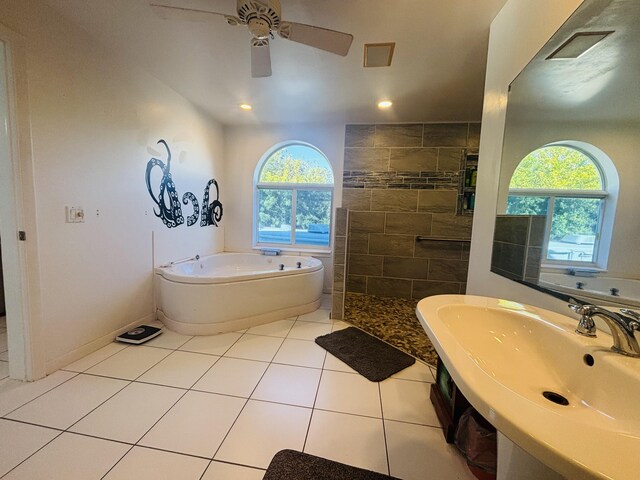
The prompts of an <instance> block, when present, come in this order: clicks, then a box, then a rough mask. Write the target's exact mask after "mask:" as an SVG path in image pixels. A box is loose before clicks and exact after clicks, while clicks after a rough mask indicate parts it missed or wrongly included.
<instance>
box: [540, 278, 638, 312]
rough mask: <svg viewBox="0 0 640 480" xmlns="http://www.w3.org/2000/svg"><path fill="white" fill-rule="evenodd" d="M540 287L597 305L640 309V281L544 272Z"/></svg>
mask: <svg viewBox="0 0 640 480" xmlns="http://www.w3.org/2000/svg"><path fill="white" fill-rule="evenodd" d="M539 285H540V286H541V287H545V288H549V289H551V290H557V291H559V292H562V293H567V294H569V295H575V296H577V297H579V298H580V299H583V300H586V301H589V302H591V303H594V304H596V305H610V306H614V307H620V306H634V307H636V308H637V307H640V280H633V279H629V278H616V277H607V276H603V275H600V276H594V277H581V276H574V275H569V274H566V273H552V272H542V273H541V274H540V281H539ZM579 287H580V288H579ZM612 289H615V290H614V292H615V293H616V295H613V294H612Z"/></svg>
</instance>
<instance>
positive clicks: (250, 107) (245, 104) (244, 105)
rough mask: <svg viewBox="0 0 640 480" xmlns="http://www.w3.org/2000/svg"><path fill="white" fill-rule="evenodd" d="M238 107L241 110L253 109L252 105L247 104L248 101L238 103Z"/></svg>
mask: <svg viewBox="0 0 640 480" xmlns="http://www.w3.org/2000/svg"><path fill="white" fill-rule="evenodd" d="M240 108H241V109H242V110H247V111H249V110H253V107H252V106H251V105H249V104H248V103H243V104H241V105H240Z"/></svg>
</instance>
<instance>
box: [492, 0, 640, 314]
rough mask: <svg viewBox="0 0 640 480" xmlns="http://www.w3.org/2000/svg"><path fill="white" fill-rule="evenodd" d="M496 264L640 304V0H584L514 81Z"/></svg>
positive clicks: (565, 289) (552, 286) (576, 293)
mask: <svg viewBox="0 0 640 480" xmlns="http://www.w3.org/2000/svg"><path fill="white" fill-rule="evenodd" d="M496 213H497V218H496V228H495V231H494V242H493V253H492V261H491V270H492V271H493V272H495V273H498V274H500V275H503V276H505V277H507V278H510V279H512V280H514V281H518V282H521V283H525V284H528V285H530V286H532V287H534V288H537V289H542V290H546V291H549V292H550V293H552V292H560V293H562V294H566V295H568V296H572V297H574V298H577V299H581V300H584V301H587V302H592V303H598V304H607V305H632V306H636V307H637V306H640V1H638V0H585V1H584V2H583V3H582V4H581V5H580V7H579V8H578V9H577V10H576V11H575V12H574V14H573V15H572V16H571V17H570V18H569V20H567V22H566V23H565V24H564V25H563V26H562V27H561V28H560V29H559V30H558V31H557V32H556V34H555V35H554V36H553V37H552V38H551V40H549V42H548V43H547V44H546V45H545V46H544V47H543V48H542V50H540V52H538V54H537V55H536V56H535V57H534V58H533V60H532V61H531V62H530V63H529V64H528V65H527V66H526V68H525V69H524V70H523V71H522V72H521V73H520V74H519V75H518V77H517V78H516V79H515V80H514V81H513V82H512V84H511V85H510V91H509V100H508V105H507V117H506V127H505V137H504V145H503V151H502V162H501V169H500V188H499V193H498V209H497V212H496Z"/></svg>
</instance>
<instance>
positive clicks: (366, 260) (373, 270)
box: [348, 254, 383, 276]
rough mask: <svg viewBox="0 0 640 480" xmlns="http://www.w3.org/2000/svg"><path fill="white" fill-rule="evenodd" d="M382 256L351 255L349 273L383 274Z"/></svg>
mask: <svg viewBox="0 0 640 480" xmlns="http://www.w3.org/2000/svg"><path fill="white" fill-rule="evenodd" d="M382 260H383V257H382V256H377V255H354V254H350V255H349V260H348V262H349V265H348V268H349V275H375V276H380V275H382Z"/></svg>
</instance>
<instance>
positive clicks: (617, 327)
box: [569, 303, 640, 357]
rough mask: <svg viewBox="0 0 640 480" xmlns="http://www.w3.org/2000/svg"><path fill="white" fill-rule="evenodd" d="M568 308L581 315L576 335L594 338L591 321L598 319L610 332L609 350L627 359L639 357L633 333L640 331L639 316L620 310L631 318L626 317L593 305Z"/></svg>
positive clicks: (639, 352)
mask: <svg viewBox="0 0 640 480" xmlns="http://www.w3.org/2000/svg"><path fill="white" fill-rule="evenodd" d="M569 308H571V310H573V311H574V312H576V313H578V314H579V315H581V317H580V322H578V328H576V333H578V334H580V335H584V336H586V337H595V336H596V323H595V322H594V321H593V317H600V318H602V319H603V320H604V321H605V323H606V324H607V325H608V326H609V329H610V330H611V335H612V336H613V347H611V350H613V351H614V352H616V353H621V354H622V355H627V356H629V357H640V345H638V339H637V338H636V336H635V332H637V331H639V330H640V314H638V313H636V312H634V311H632V310H626V309H622V310H620V311H621V312H622V313H625V314H626V315H630V316H631V317H627V316H625V315H621V314H617V313H614V312H610V311H609V310H607V309H605V308H601V307H596V306H595V305H577V304H573V303H571V304H569Z"/></svg>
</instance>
